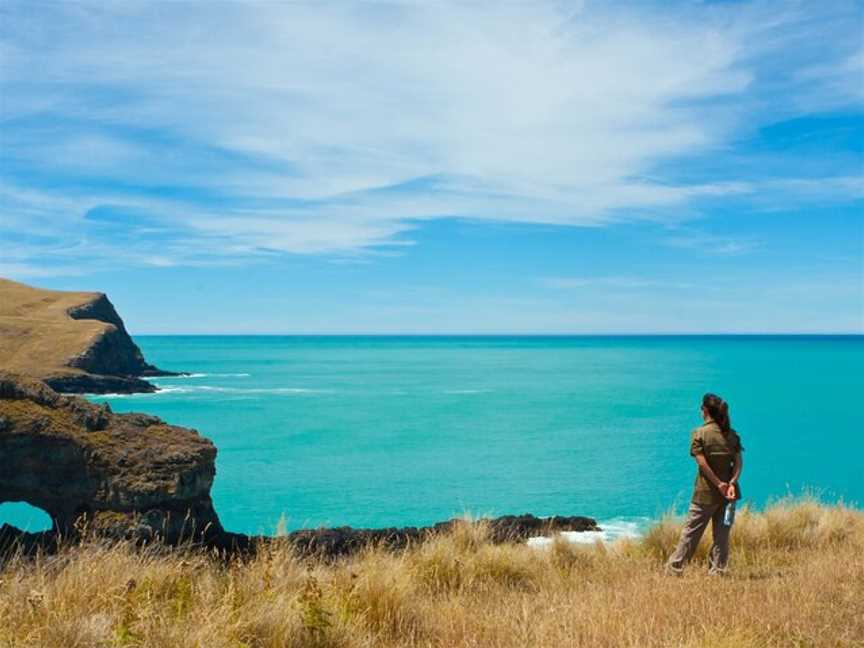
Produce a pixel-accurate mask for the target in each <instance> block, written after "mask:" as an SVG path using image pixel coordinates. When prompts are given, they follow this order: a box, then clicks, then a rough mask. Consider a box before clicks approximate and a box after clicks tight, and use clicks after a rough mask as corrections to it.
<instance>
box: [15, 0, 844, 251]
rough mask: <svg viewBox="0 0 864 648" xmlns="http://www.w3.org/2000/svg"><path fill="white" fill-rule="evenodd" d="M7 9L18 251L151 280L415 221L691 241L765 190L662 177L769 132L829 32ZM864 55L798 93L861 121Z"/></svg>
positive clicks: (819, 75) (555, 20)
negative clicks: (651, 223)
mask: <svg viewBox="0 0 864 648" xmlns="http://www.w3.org/2000/svg"><path fill="white" fill-rule="evenodd" d="M2 11H3V12H4V13H3V19H4V20H3V21H2V22H3V25H4V26H3V27H2V28H0V55H2V64H0V75H2V83H3V95H4V96H3V102H2V106H0V117H2V120H3V122H2V128H3V137H4V142H3V144H4V146H3V153H2V156H3V163H4V164H3V166H4V169H6V172H5V175H7V179H6V180H5V182H4V184H3V186H2V187H0V189H4V190H5V191H3V192H0V193H2V194H3V195H0V218H2V223H0V232H2V233H6V234H9V233H12V234H14V235H15V236H18V237H20V236H23V235H26V236H27V237H31V238H32V237H38V236H47V237H51V236H53V237H54V238H55V239H56V238H59V239H62V240H64V241H66V242H67V245H66V248H67V249H66V254H67V255H68V256H74V254H75V250H78V251H80V252H82V255H83V252H84V251H86V254H88V255H90V256H92V255H93V254H94V252H99V253H100V254H102V255H103V256H104V255H108V256H110V255H111V254H123V255H124V257H125V258H127V259H134V260H135V262H137V263H143V264H147V263H149V262H150V261H148V259H149V260H151V261H152V260H154V259H155V260H157V261H158V263H164V262H165V260H166V259H174V260H175V261H183V262H189V263H200V262H207V261H210V262H212V261H218V260H225V259H232V258H237V257H243V256H248V255H256V254H267V253H273V252H289V253H330V254H333V253H354V252H356V251H357V250H362V249H366V248H374V247H377V246H382V245H396V246H398V245H406V244H410V242H411V238H410V231H411V229H412V228H413V227H415V226H416V224H417V223H418V222H422V221H424V220H430V219H436V218H441V217H453V216H456V217H467V218H472V219H480V220H482V219H488V220H505V221H518V222H529V223H553V224H561V225H587V226H596V225H602V224H605V223H609V222H613V221H618V220H621V219H631V220H632V219H637V218H650V219H658V220H676V219H680V218H682V217H683V216H682V215H686V214H690V213H691V211H692V205H693V204H696V203H698V201H699V200H702V199H717V198H722V197H724V196H734V195H747V194H752V193H754V192H757V191H758V190H759V187H758V185H754V183H752V182H749V181H737V180H724V181H716V182H703V183H697V184H681V183H676V182H674V181H670V180H668V179H664V178H662V176H661V177H658V176H657V174H656V173H655V169H656V167H657V166H658V165H661V164H662V163H663V162H665V161H668V160H675V159H679V158H682V157H686V156H694V155H698V154H700V153H705V152H709V151H712V150H722V149H723V147H725V146H726V145H727V144H728V142H729V140H730V138H732V137H734V136H735V134H736V133H738V132H739V130H740V129H741V128H742V127H745V125H746V128H752V127H753V124H752V123H751V122H752V120H754V119H756V120H758V119H760V118H762V117H763V116H764V115H766V114H769V113H771V111H772V110H774V106H773V105H772V104H771V103H770V102H766V101H765V99H764V96H763V94H762V93H763V89H762V86H761V85H760V84H762V83H763V79H762V78H761V76H762V73H763V69H764V68H766V67H768V68H773V67H776V66H782V58H783V54H784V50H785V48H786V47H787V46H788V43H789V40H790V39H792V40H795V42H798V41H797V40H796V39H800V38H801V35H802V34H807V30H808V29H810V31H811V32H812V30H813V29H818V17H816V18H814V15H813V13H814V12H812V11H811V12H809V13H808V10H807V9H806V6H805V5H798V4H789V3H766V2H754V3H749V4H736V5H734V7H733V6H729V7H724V6H707V5H706V6H702V5H698V4H697V5H690V4H684V5H674V6H673V5H670V4H667V3H664V4H662V5H659V6H658V7H657V8H652V7H651V6H649V5H645V4H641V3H640V4H638V5H633V6H629V7H627V8H626V10H625V9H623V8H622V9H611V8H609V7H606V6H604V5H602V4H599V3H597V4H593V3H586V4H585V5H584V6H583V5H582V4H579V3H573V4H569V5H564V4H562V3H558V2H537V3H506V2H505V3H491V2H490V3H458V2H436V3H427V4H420V3H412V2H404V3H398V2H397V3H386V4H385V3H381V4H377V3H334V4H322V3H309V4H306V3H265V2H260V3H251V2H250V3H242V2H236V3H216V4H210V3H203V2H199V3H149V2H140V3H139V2H129V3H122V4H120V3H95V2H93V3H62V2H58V3H39V4H35V5H34V4H30V3H17V2H8V3H6V4H5V8H4V9H3V10H2ZM814 23H816V24H817V26H816V27H814V26H813V24H814ZM810 35H811V36H812V33H811V34H810ZM856 56H857V57H858V58H860V54H855V53H850V52H848V51H845V50H842V49H838V50H837V52H835V53H832V52H828V53H826V54H825V56H824V57H823V59H824V60H823V61H822V62H821V63H819V64H818V65H822V66H829V67H831V66H834V67H831V69H832V70H833V72H832V73H831V74H827V73H823V72H820V71H819V67H818V65H817V64H814V65H812V66H811V67H810V68H808V70H805V71H804V72H802V73H801V74H798V75H797V77H795V78H792V77H793V76H795V75H791V76H790V80H789V81H788V84H790V87H794V84H796V83H804V84H807V86H808V88H812V87H813V85H814V84H816V85H818V84H819V83H821V81H820V80H823V79H827V80H828V81H827V82H826V83H824V84H822V86H819V87H820V88H822V90H823V92H822V96H824V97H825V98H826V101H827V100H829V99H830V100H832V101H835V102H836V101H846V100H850V99H849V79H850V78H852V77H851V76H850V74H852V73H854V71H855V70H856V69H857V67H860V66H857V64H856V61H857V60H858V58H856ZM832 57H833V58H832ZM844 66H845V67H844ZM847 68H848V69H847ZM849 70H851V71H852V72H851V73H850V72H849ZM778 77H780V78H782V77H783V75H782V74H780V75H776V74H775V75H773V76H772V77H771V78H772V79H775V78H778ZM771 84H772V88H773V90H772V91H775V92H776V81H773V80H772V81H771ZM823 86H824V87H823ZM781 94H782V93H781ZM784 181H786V182H789V183H792V184H790V185H789V188H790V190H792V191H796V190H800V191H801V192H802V193H811V194H812V193H814V192H815V193H817V194H818V193H820V192H822V193H824V192H825V191H828V189H826V188H825V186H824V185H818V184H815V183H811V181H810V180H807V179H804V180H801V181H800V182H802V183H804V184H800V185H795V184H794V183H795V182H799V181H796V180H794V179H788V180H784ZM850 182H851V181H850ZM807 183H811V184H807ZM805 185H806V186H805ZM830 190H831V191H835V192H849V191H852V192H853V193H854V192H857V193H858V194H859V195H860V186H858V185H855V184H854V183H852V184H851V185H844V184H843V183H838V182H835V183H834V184H833V185H832V186H831V188H830ZM105 207H110V208H111V209H113V210H114V211H115V212H117V213H120V214H123V213H130V214H133V215H137V214H141V213H145V214H147V217H148V218H149V219H150V220H149V222H148V226H147V228H149V230H148V229H147V228H144V227H142V226H140V225H138V224H136V220H135V218H131V217H130V220H129V222H128V225H127V226H128V230H129V233H127V236H133V237H134V240H129V239H127V240H124V241H122V242H121V243H120V244H118V243H117V242H116V241H115V240H113V239H112V237H111V236H110V235H109V234H106V233H105V232H106V231H107V230H105V229H104V228H103V229H102V230H98V229H94V227H93V225H92V223H91V222H89V221H88V220H87V219H88V215H89V214H91V213H92V212H93V211H94V210H98V209H100V208H105ZM88 228H89V229H88ZM154 228H155V229H156V230H161V231H162V233H163V234H164V236H161V237H156V236H155V235H154V234H153V229H154ZM72 242H74V243H72ZM15 244H16V245H18V243H15ZM30 244H31V245H34V246H36V247H38V244H37V243H34V242H33V241H31V243H30ZM51 245H57V243H56V241H54V242H52V243H51ZM729 249H730V251H731V248H729ZM130 252H131V253H130ZM31 261H32V259H31ZM22 262H23V261H22Z"/></svg>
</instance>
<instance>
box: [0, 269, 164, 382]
mask: <svg viewBox="0 0 864 648" xmlns="http://www.w3.org/2000/svg"><path fill="white" fill-rule="evenodd" d="M0 368H2V369H5V370H9V371H15V372H17V373H22V374H25V375H29V376H32V377H34V378H39V379H40V380H44V381H45V382H46V383H47V384H48V385H49V386H51V387H53V388H54V389H56V390H57V391H61V392H65V393H99V394H105V393H137V392H153V391H156V389H157V388H156V387H155V386H154V385H152V384H151V383H149V382H147V381H146V380H143V379H142V378H143V377H148V376H168V375H177V374H176V373H174V372H168V371H163V370H161V369H159V368H158V367H155V366H153V365H151V364H149V363H148V362H147V361H146V360H145V359H144V356H143V354H142V353H141V349H139V348H138V345H136V344H135V342H134V341H133V340H132V338H131V336H130V335H129V333H128V332H127V331H126V327H125V326H124V325H123V320H122V319H120V316H119V315H118V314H117V311H116V310H115V309H114V306H113V305H112V304H111V302H110V301H109V300H108V297H106V296H105V295H104V294H103V293H98V292H66V291H59V290H44V289H41V288H33V287H32V286H27V285H24V284H21V283H17V282H14V281H8V280H5V279H0Z"/></svg>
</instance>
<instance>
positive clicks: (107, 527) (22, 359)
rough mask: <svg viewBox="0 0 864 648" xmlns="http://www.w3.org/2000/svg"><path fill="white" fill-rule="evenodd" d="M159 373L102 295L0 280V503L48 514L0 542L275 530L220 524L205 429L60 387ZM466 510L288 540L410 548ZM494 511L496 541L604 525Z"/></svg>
mask: <svg viewBox="0 0 864 648" xmlns="http://www.w3.org/2000/svg"><path fill="white" fill-rule="evenodd" d="M164 373H165V372H161V371H160V370H159V369H157V368H156V367H154V366H152V365H150V364H148V363H147V362H146V361H145V360H144V357H143V355H142V354H141V351H140V349H139V348H138V347H137V346H136V345H135V343H134V342H133V341H132V338H131V337H130V336H129V334H128V333H127V332H126V328H125V327H124V325H123V322H122V320H121V319H120V317H119V315H118V314H117V312H116V311H115V310H114V307H113V306H112V305H111V302H110V301H108V298H107V297H106V296H105V295H104V294H102V293H77V292H61V291H50V290H41V289H37V288H31V287H29V286H25V285H23V284H19V283H15V282H11V281H6V280H0V504H2V503H4V502H27V503H29V504H31V505H32V506H36V507H38V508H40V509H42V510H44V511H45V512H46V513H47V514H48V515H49V516H50V517H51V520H52V529H51V530H50V531H44V532H40V533H27V532H24V531H21V530H19V529H16V528H14V527H12V526H10V525H3V526H2V527H0V550H2V549H3V547H7V548H8V547H10V546H14V547H16V548H18V549H21V548H23V549H24V550H25V551H30V550H35V549H37V548H42V549H46V550H50V549H51V548H53V547H56V546H57V545H58V541H59V540H60V539H61V538H72V539H74V538H78V537H82V536H89V537H95V538H102V539H108V540H130V541H133V542H140V543H152V542H161V543H164V544H167V545H178V544H184V543H188V544H190V545H195V546H202V547H207V548H214V549H218V550H221V551H225V552H227V553H235V552H253V551H255V549H256V547H258V546H260V545H261V544H262V543H268V542H270V541H272V538H268V537H263V536H249V535H245V534H239V533H231V532H229V531H226V530H225V529H223V527H222V524H221V523H220V521H219V516H218V515H217V513H216V511H215V509H214V507H213V502H212V500H211V497H210V488H211V486H212V485H213V479H214V477H215V474H216V468H215V459H216V447H215V446H214V445H213V443H212V442H211V441H210V440H209V439H207V438H205V437H203V436H201V435H200V434H198V432H196V431H195V430H191V429H188V428H184V427H179V426H176V425H170V424H168V423H166V422H164V421H162V420H161V419H159V418H157V417H155V416H150V415H148V414H138V413H128V414H117V413H114V412H113V411H112V410H111V408H110V406H109V405H107V404H103V405H96V404H94V403H91V402H89V401H87V400H85V399H83V398H80V397H77V396H73V395H64V394H61V393H58V392H91V393H93V392H102V393H104V392H134V391H152V390H153V389H154V387H153V386H152V385H151V384H150V383H148V382H147V381H145V380H142V379H141V376H152V375H160V374H164ZM459 522H460V521H459V520H458V519H452V520H447V521H445V522H439V523H438V524H434V525H432V526H424V527H399V528H396V527H392V528H383V529H354V528H351V527H337V528H318V529H302V530H298V531H293V532H291V533H289V534H287V535H286V536H285V538H284V539H282V540H283V541H287V542H289V543H291V544H292V545H293V546H295V547H296V548H297V550H298V551H299V552H300V553H302V554H306V555H319V556H324V557H335V556H340V555H345V554H349V553H352V552H355V551H357V550H358V549H360V548H362V547H364V546H366V545H368V544H370V543H377V544H381V545H384V546H387V547H390V548H394V549H398V548H402V547H405V546H407V545H409V544H411V543H414V542H418V541H422V540H423V539H425V538H427V537H429V536H430V535H432V534H437V533H440V532H445V531H447V530H448V529H450V528H451V527H452V526H453V525H455V524H458V523H459ZM487 522H488V524H489V532H490V539H491V540H492V541H493V542H497V543H501V542H507V541H518V540H523V539H525V538H528V537H531V536H535V535H546V534H550V533H554V532H557V531H596V530H599V528H598V527H597V524H596V522H595V521H594V520H593V519H591V518H587V517H582V516H570V517H566V516H555V517H550V518H538V517H535V516H533V515H530V514H523V515H508V516H503V517H498V518H493V519H489V520H487ZM0 554H2V551H0Z"/></svg>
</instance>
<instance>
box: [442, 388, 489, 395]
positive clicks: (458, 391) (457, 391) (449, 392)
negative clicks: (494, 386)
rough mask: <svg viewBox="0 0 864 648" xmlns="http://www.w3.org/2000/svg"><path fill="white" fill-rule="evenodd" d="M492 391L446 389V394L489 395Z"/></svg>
mask: <svg viewBox="0 0 864 648" xmlns="http://www.w3.org/2000/svg"><path fill="white" fill-rule="evenodd" d="M491 391H492V390H491V389H445V390H444V393H445V394H488V393H490V392H491Z"/></svg>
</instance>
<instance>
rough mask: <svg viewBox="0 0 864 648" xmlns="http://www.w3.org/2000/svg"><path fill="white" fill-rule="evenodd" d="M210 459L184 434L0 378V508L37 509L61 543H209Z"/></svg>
mask: <svg viewBox="0 0 864 648" xmlns="http://www.w3.org/2000/svg"><path fill="white" fill-rule="evenodd" d="M215 457H216V448H215V447H214V446H213V444H212V443H211V442H210V441H209V440H208V439H206V438H204V437H202V436H200V435H198V434H197V433H196V432H195V431H193V430H189V429H186V428H182V427H177V426H173V425H168V424H166V423H164V422H163V421H162V420H160V419H159V418H157V417H155V416H149V415H146V414H115V413H113V412H112V411H111V409H110V407H108V406H107V405H94V404H92V403H89V402H88V401H85V400H83V399H81V398H75V397H69V396H62V395H60V394H57V393H56V392H54V391H53V390H51V389H50V388H49V387H48V386H47V385H45V384H44V383H42V382H39V381H37V380H34V379H31V378H26V377H23V376H19V375H13V374H9V373H2V372H0V503H2V502H18V501H21V502H27V503H29V504H31V505H33V506H37V507H39V508H41V509H43V510H44V511H45V512H46V513H48V515H49V516H50V517H51V520H52V522H53V530H54V532H56V533H59V534H61V535H64V536H73V537H74V536H77V535H79V534H80V533H82V532H83V531H87V532H91V533H93V534H95V535H96V536H100V537H110V538H117V539H140V540H149V539H157V538H158V539H161V540H164V541H165V542H168V543H172V544H173V543H178V542H182V541H184V540H192V541H201V540H203V541H206V540H208V539H210V538H213V537H216V536H218V535H219V534H221V533H222V526H221V525H220V523H219V518H218V517H217V515H216V512H215V511H214V510H213V505H212V502H211V500H210V487H211V485H212V483H213V477H214V475H215V467H214V460H215Z"/></svg>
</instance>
